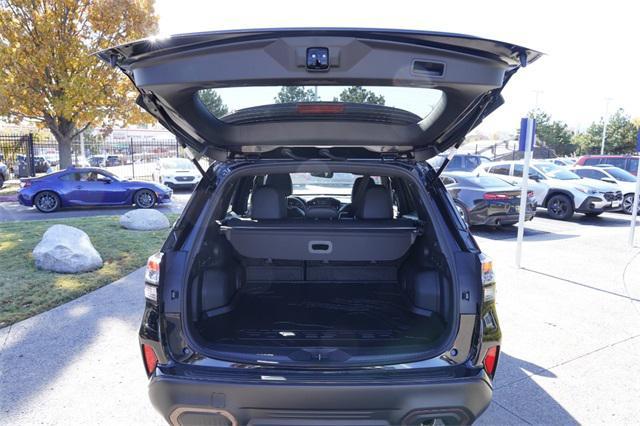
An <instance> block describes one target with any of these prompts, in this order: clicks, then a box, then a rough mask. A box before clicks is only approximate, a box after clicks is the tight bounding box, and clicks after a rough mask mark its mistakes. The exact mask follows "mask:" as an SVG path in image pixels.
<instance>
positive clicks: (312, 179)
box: [291, 173, 382, 201]
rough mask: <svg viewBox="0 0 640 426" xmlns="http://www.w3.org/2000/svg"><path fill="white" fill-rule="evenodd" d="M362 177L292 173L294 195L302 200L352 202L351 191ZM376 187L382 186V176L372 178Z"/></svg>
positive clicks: (344, 174) (341, 174) (343, 174)
mask: <svg viewBox="0 0 640 426" xmlns="http://www.w3.org/2000/svg"><path fill="white" fill-rule="evenodd" d="M358 177H360V176H358V175H354V174H351V173H331V174H327V175H325V176H320V175H319V174H312V173H291V182H292V184H293V195H297V196H300V197H302V198H309V197H311V198H313V197H329V196H333V197H336V198H337V199H339V200H340V201H343V200H347V201H349V200H351V190H352V188H353V184H354V182H355V180H356V179H357V178H358ZM371 178H372V179H373V181H374V182H375V184H376V185H380V184H382V180H381V178H380V176H371Z"/></svg>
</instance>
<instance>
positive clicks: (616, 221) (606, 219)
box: [533, 210, 640, 227]
mask: <svg viewBox="0 0 640 426" xmlns="http://www.w3.org/2000/svg"><path fill="white" fill-rule="evenodd" d="M614 215H615V216H614ZM536 217H540V218H544V219H549V220H556V219H552V218H551V217H549V215H548V214H547V212H546V211H545V210H538V211H537V212H536ZM533 220H535V219H533ZM558 222H560V223H562V222H563V221H561V220H559V221H558ZM566 222H570V223H576V224H578V225H588V226H606V227H611V226H614V227H616V226H629V225H630V224H631V216H629V215H626V214H623V213H615V212H613V213H611V214H607V215H606V216H596V217H591V216H586V215H584V214H582V213H576V214H575V215H573V217H572V218H571V219H569V220H568V221H566ZM639 224H640V223H639Z"/></svg>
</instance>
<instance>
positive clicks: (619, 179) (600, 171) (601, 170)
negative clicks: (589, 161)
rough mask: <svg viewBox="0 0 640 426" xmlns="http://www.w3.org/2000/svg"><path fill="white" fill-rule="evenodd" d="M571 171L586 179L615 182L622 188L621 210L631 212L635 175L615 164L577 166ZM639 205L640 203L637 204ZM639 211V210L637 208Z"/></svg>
mask: <svg viewBox="0 0 640 426" xmlns="http://www.w3.org/2000/svg"><path fill="white" fill-rule="evenodd" d="M571 171H572V172H573V173H575V174H577V175H578V176H580V177H583V178H586V179H595V180H601V181H604V182H609V183H615V184H617V185H618V186H619V187H620V189H621V190H622V210H624V212H625V213H627V214H631V213H632V212H633V208H632V207H631V206H632V205H633V194H634V192H635V190H636V177H635V176H634V175H632V174H631V173H629V172H628V171H626V170H624V169H621V168H619V167H615V166H603V165H602V166H601V165H599V166H578V167H575V168H573V169H571ZM639 205H640V204H639ZM638 211H640V210H638Z"/></svg>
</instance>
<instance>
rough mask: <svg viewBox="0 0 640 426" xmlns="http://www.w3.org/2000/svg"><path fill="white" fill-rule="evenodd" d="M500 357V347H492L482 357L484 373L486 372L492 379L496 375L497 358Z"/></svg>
mask: <svg viewBox="0 0 640 426" xmlns="http://www.w3.org/2000/svg"><path fill="white" fill-rule="evenodd" d="M499 355H500V346H492V347H490V348H489V350H488V351H487V354H486V355H485V356H484V361H483V362H482V364H483V365H484V371H486V372H487V374H488V375H489V377H491V378H492V379H493V376H494V375H495V374H496V367H497V366H498V356H499Z"/></svg>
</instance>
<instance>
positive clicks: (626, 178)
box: [604, 167, 636, 182]
mask: <svg viewBox="0 0 640 426" xmlns="http://www.w3.org/2000/svg"><path fill="white" fill-rule="evenodd" d="M604 170H605V171H606V172H607V173H609V174H610V175H611V176H613V178H614V179H616V180H619V181H622V182H635V181H636V177H635V176H634V175H632V174H631V173H629V172H628V171H626V170H622V169H619V168H617V167H611V168H607V169H604Z"/></svg>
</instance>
